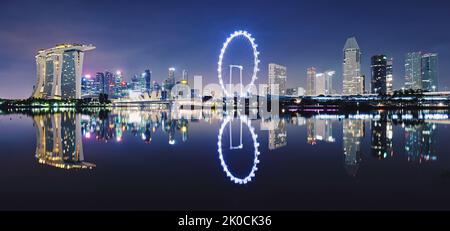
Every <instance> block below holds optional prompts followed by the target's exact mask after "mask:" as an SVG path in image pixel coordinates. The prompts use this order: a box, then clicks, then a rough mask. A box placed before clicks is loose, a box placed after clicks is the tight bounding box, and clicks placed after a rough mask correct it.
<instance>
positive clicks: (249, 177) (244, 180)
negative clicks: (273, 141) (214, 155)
mask: <svg viewBox="0 0 450 231" xmlns="http://www.w3.org/2000/svg"><path fill="white" fill-rule="evenodd" d="M240 119H241V121H243V122H244V123H245V124H246V125H247V127H248V130H249V131H250V133H251V135H252V139H253V147H254V159H253V167H252V170H251V171H250V173H249V174H248V175H247V176H246V177H245V178H239V177H236V176H234V175H233V174H232V173H231V171H230V170H229V169H228V166H227V164H226V163H225V160H224V158H223V153H222V135H223V131H224V130H225V126H227V124H228V123H230V122H231V121H232V120H233V119H232V118H231V117H227V118H226V119H224V121H223V122H222V125H221V126H220V129H219V136H218V137H219V141H218V142H217V145H218V152H219V159H220V164H221V165H222V168H223V171H224V172H225V173H226V174H227V176H228V177H229V178H230V180H231V181H233V182H234V183H236V184H247V183H248V182H250V181H252V178H253V177H255V172H256V171H258V167H257V165H258V163H259V158H258V156H259V155H260V154H261V153H260V152H259V150H258V147H259V143H258V140H257V138H258V136H257V135H256V134H255V129H254V128H253V127H252V126H251V125H250V121H249V120H248V119H246V118H245V116H243V117H241V118H240Z"/></svg>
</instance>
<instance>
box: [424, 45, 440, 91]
mask: <svg viewBox="0 0 450 231" xmlns="http://www.w3.org/2000/svg"><path fill="white" fill-rule="evenodd" d="M421 62H422V76H421V77H422V90H424V91H431V92H436V91H437V90H438V55H437V54H432V53H429V54H424V55H423V56H422V61H421Z"/></svg>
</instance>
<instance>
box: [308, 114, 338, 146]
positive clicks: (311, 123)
mask: <svg viewBox="0 0 450 231" xmlns="http://www.w3.org/2000/svg"><path fill="white" fill-rule="evenodd" d="M306 131H307V138H306V139H307V142H308V144H311V145H315V144H317V141H323V142H327V143H334V142H336V139H335V138H334V137H333V123H332V121H331V120H324V119H317V118H311V119H307V120H306Z"/></svg>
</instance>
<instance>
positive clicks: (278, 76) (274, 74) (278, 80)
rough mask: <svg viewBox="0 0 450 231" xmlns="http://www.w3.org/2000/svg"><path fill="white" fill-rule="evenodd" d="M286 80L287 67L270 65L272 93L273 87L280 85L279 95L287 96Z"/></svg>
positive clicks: (270, 89) (270, 87)
mask: <svg viewBox="0 0 450 231" xmlns="http://www.w3.org/2000/svg"><path fill="white" fill-rule="evenodd" d="M286 80H287V69H286V67H285V66H281V65H278V64H275V63H269V92H270V93H272V87H273V86H277V85H278V91H279V92H278V95H286ZM275 94H276V93H275Z"/></svg>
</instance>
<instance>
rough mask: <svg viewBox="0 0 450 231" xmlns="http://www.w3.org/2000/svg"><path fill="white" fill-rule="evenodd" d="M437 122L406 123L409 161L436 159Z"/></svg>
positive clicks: (406, 148) (406, 150)
mask: <svg viewBox="0 0 450 231" xmlns="http://www.w3.org/2000/svg"><path fill="white" fill-rule="evenodd" d="M436 130H437V127H436V124H432V123H424V124H412V125H405V152H406V154H407V156H408V161H410V162H415V161H418V162H419V163H423V162H428V161H436V160H437V152H436V139H437V137H436Z"/></svg>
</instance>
